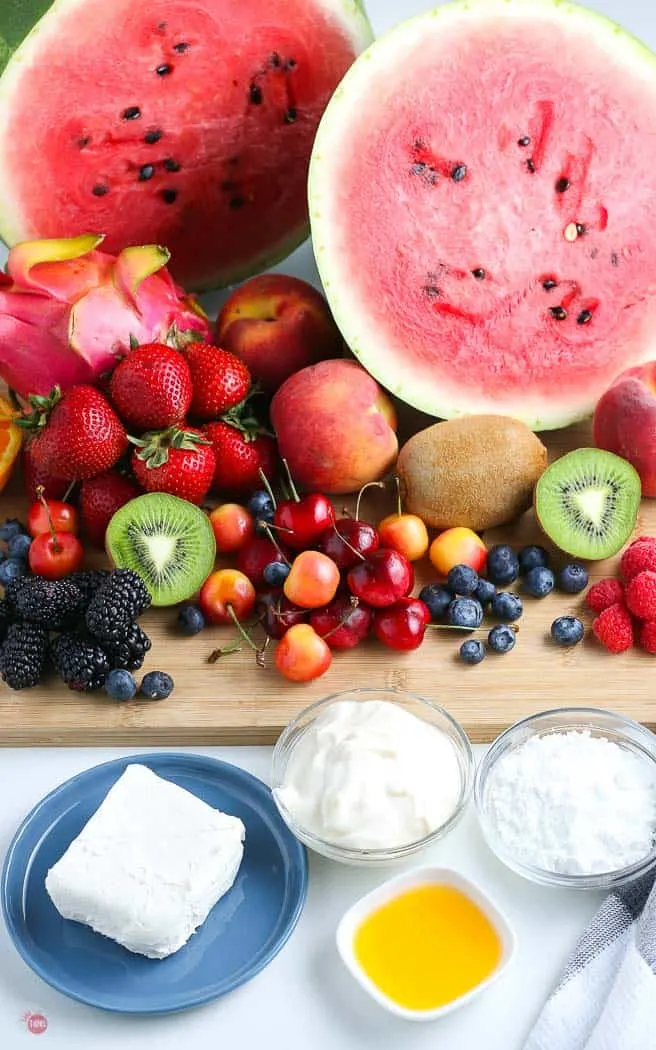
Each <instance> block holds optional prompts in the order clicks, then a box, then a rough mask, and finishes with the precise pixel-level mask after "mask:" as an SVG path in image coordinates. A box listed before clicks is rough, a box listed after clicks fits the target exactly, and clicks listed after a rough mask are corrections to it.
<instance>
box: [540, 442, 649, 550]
mask: <svg viewBox="0 0 656 1050" xmlns="http://www.w3.org/2000/svg"><path fill="white" fill-rule="evenodd" d="M640 497H641V485H640V477H639V475H638V473H637V471H636V470H634V468H633V467H632V466H631V464H630V463H627V462H626V460H625V459H621V458H620V457H619V456H616V455H614V454H613V453H612V452H604V451H602V449H598V448H579V449H576V450H575V451H574V452H569V453H568V454H567V455H566V456H562V457H561V458H560V459H557V460H556V461H555V462H554V463H552V464H551V466H550V467H548V468H547V470H546V471H545V472H544V474H543V475H542V477H541V478H540V479H539V481H538V483H537V485H536V488H535V513H536V516H537V519H538V521H539V523H540V527H541V528H542V530H543V532H545V533H546V534H547V536H548V537H549V538H550V539H551V540H552V541H553V543H555V544H556V546H557V547H560V549H561V550H563V551H566V553H567V554H573V555H574V556H575V557H577V558H584V559H587V560H588V561H600V560H601V559H602V558H610V557H611V556H612V555H613V554H616V553H617V551H618V550H620V548H621V547H623V546H624V544H625V543H626V541H627V540H628V539H629V537H630V535H631V533H632V532H633V529H634V527H635V523H636V519H637V517H638V510H639V507H640Z"/></svg>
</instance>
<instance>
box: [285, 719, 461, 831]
mask: <svg viewBox="0 0 656 1050" xmlns="http://www.w3.org/2000/svg"><path fill="white" fill-rule="evenodd" d="M461 789H462V773H461V768H460V763H459V761H458V754H457V752H456V749H455V746H454V744H453V742H452V741H451V740H450V738H449V737H448V736H447V734H446V733H444V732H443V731H442V730H441V729H438V728H437V727H436V726H433V725H430V724H429V723H428V722H424V721H423V720H422V719H420V718H417V717H416V716H415V715H413V714H411V713H410V712H409V711H406V710H405V709H404V708H402V707H400V706H399V705H398V704H395V703H391V702H390V701H387V700H366V701H357V700H337V701H335V703H334V704H331V705H330V707H327V708H326V709H325V710H324V711H322V712H321V714H320V715H319V716H318V717H317V719H316V721H315V722H314V723H313V724H312V725H310V726H308V728H307V729H306V730H305V732H304V733H303V736H302V737H301V738H300V739H299V741H298V742H297V743H296V745H295V746H294V748H293V751H292V753H291V755H290V757H289V761H288V763H287V768H286V771H285V776H284V779H283V783H282V785H281V786H280V787H279V788H278V789H277V790H276V795H277V798H278V801H279V802H280V804H281V805H282V806H283V807H284V809H286V810H287V812H288V813H289V814H290V816H291V818H292V820H293V821H295V822H296V823H298V824H299V825H300V826H301V827H303V828H304V829H305V830H307V831H309V832H311V833H312V834H313V835H316V836H317V837H318V838H321V839H324V840H326V841H329V842H333V843H336V844H339V845H341V846H347V847H350V848H354V849H390V848H393V847H396V846H404V845H407V844H408V843H410V842H415V841H416V840H417V839H421V838H423V837H424V836H425V835H429V834H430V833H431V832H432V831H435V829H436V828H438V827H439V826H440V825H441V824H443V823H444V822H445V821H446V820H448V818H449V817H450V816H451V814H452V813H453V811H454V809H455V808H456V806H457V804H458V799H459V797H460V792H461Z"/></svg>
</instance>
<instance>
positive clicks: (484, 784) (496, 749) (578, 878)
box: [474, 707, 656, 890]
mask: <svg viewBox="0 0 656 1050" xmlns="http://www.w3.org/2000/svg"><path fill="white" fill-rule="evenodd" d="M571 730H589V732H590V733H591V734H592V735H593V736H599V737H606V738H607V739H608V740H611V741H612V742H613V743H615V744H619V746H620V747H623V748H626V749H627V751H631V752H632V753H633V754H634V755H636V756H637V757H638V758H640V759H642V761H644V762H646V763H648V764H649V765H650V766H651V767H652V769H653V772H654V775H655V776H656V736H655V735H654V734H653V733H651V732H650V731H649V730H648V729H645V727H644V726H641V725H639V723H638V722H633V721H632V720H631V719H630V718H624V716H623V715H618V714H615V713H613V712H612V711H603V710H601V709H598V708H594V707H562V708H557V709H555V710H553V711H543V712H541V713H540V714H536V715H530V716H529V717H528V718H523V719H522V720H521V721H520V722H515V724H514V725H512V726H510V728H509V729H506V731H505V732H504V733H501V735H500V736H498V737H497V739H496V740H495V741H494V743H493V744H492V746H491V747H490V749H489V751H488V752H487V754H486V755H485V757H484V758H483V760H482V762H481V764H480V766H479V767H478V770H477V773H476V780H475V785H474V799H475V804H476V811H477V813H478V818H479V822H480V826H481V829H482V832H483V836H484V838H485V840H486V841H487V844H488V845H489V847H490V849H491V850H492V851H493V852H494V853H496V855H497V857H498V858H499V860H501V861H502V862H503V863H504V864H505V865H506V866H507V867H508V868H510V869H511V870H512V871H515V872H517V874H518V875H523V876H524V877H525V878H527V879H530V880H531V881H532V882H537V883H540V884H541V885H543V886H565V887H568V888H569V889H588V890H609V889H612V888H613V887H614V886H621V885H623V884H624V883H626V882H630V881H631V880H632V879H635V878H638V877H639V876H640V875H643V874H644V873H645V872H647V871H648V870H649V869H650V868H651V867H653V866H654V864H656V843H655V845H654V847H653V848H652V850H651V851H650V852H649V853H648V854H647V855H646V856H645V857H644V858H643V859H642V860H640V861H638V862H637V863H635V864H631V865H630V866H629V867H626V868H620V869H617V870H615V871H605V872H601V873H598V874H594V875H569V874H564V873H562V872H555V871H547V870H545V869H544V868H538V867H535V866H533V865H532V864H528V863H526V862H524V861H521V860H518V859H517V858H516V857H515V856H513V854H512V853H511V852H509V850H508V847H507V846H506V845H505V844H504V843H503V842H502V841H501V840H500V839H499V836H498V835H497V833H496V831H495V827H494V824H493V822H492V820H491V818H490V816H489V815H488V812H487V806H486V793H487V788H488V785H489V782H490V777H491V774H492V772H493V770H494V768H495V766H496V764H497V762H498V761H499V759H500V758H501V757H502V756H503V755H505V754H507V753H508V752H509V751H513V750H514V749H515V748H517V747H520V746H521V745H522V744H524V743H526V741H527V740H529V739H530V738H531V737H535V736H546V735H548V734H550V733H561V732H566V731H571ZM573 775H575V771H573Z"/></svg>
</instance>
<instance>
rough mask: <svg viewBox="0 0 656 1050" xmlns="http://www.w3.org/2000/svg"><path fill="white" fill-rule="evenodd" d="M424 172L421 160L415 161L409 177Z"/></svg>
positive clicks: (424, 166)
mask: <svg viewBox="0 0 656 1050" xmlns="http://www.w3.org/2000/svg"><path fill="white" fill-rule="evenodd" d="M425 170H426V165H425V164H424V162H423V160H417V161H415V163H414V164H413V165H412V167H411V168H410V174H411V175H421V173H422V171H425Z"/></svg>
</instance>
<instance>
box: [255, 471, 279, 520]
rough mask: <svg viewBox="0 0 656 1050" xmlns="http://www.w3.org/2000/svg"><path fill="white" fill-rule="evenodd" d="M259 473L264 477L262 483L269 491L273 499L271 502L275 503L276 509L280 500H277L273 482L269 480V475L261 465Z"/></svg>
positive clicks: (274, 507)
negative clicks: (272, 485)
mask: <svg viewBox="0 0 656 1050" xmlns="http://www.w3.org/2000/svg"><path fill="white" fill-rule="evenodd" d="M258 474H259V475H260V477H261V479H262V484H263V485H264V487H265V489H266V490H267V492H268V493H269V497H270V499H271V502H272V503H273V509H274V510H276V509H277V507H278V501H277V499H276V497H275V495H274V492H273V489H272V488H271V482H270V481H269V479H268V477H267V476H266V474H265V473H264V471H263V470H262V467H260V469H259V470H258Z"/></svg>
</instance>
